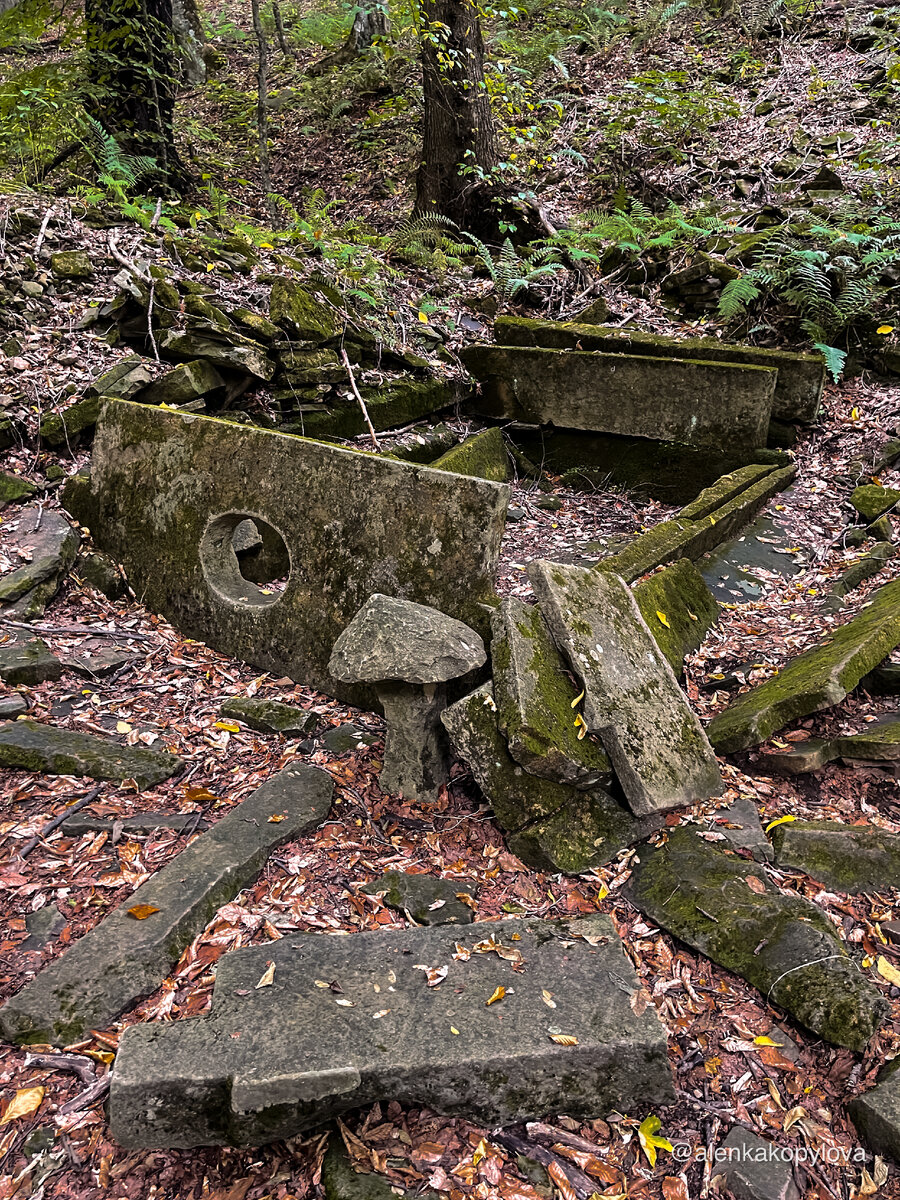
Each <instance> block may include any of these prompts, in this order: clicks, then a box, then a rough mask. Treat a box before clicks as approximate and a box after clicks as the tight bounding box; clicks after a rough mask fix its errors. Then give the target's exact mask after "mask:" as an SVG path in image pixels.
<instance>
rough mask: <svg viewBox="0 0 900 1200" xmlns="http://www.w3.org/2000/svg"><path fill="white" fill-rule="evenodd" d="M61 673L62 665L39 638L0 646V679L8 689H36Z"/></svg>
mask: <svg viewBox="0 0 900 1200" xmlns="http://www.w3.org/2000/svg"><path fill="white" fill-rule="evenodd" d="M62 671H63V669H62V663H61V662H60V661H59V659H58V658H57V657H56V655H55V654H53V653H52V652H51V650H50V647H49V646H48V645H47V643H46V642H43V641H41V639H40V638H33V639H31V640H29V641H25V640H24V638H23V639H22V640H21V641H12V642H4V643H3V644H2V645H0V679H2V680H3V682H4V683H6V684H9V686H10V687H23V686H24V687H37V685H38V684H40V683H45V682H46V681H47V680H48V679H59V677H60V676H61V675H62ZM22 711H24V709H23V710H22ZM4 715H5V716H9V715H11V714H8V713H6V714H4ZM14 715H16V716H18V713H16V714H14Z"/></svg>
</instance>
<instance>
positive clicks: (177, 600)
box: [66, 402, 509, 708]
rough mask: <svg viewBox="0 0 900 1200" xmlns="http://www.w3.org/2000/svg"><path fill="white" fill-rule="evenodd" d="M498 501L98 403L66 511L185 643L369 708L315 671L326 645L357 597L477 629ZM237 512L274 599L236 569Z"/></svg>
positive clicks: (242, 434)
mask: <svg viewBox="0 0 900 1200" xmlns="http://www.w3.org/2000/svg"><path fill="white" fill-rule="evenodd" d="M297 479H303V480H304V487H302V488H299V487H297V486H295V481H296V480H297ZM508 498H509V491H508V488H506V487H505V486H503V485H501V484H496V483H489V482H487V481H486V480H481V479H470V478H468V477H466V476H462V475H450V474H448V473H446V472H443V471H433V470H431V469H429V468H427V467H419V466H413V465H412V464H407V463H399V462H392V461H390V460H387V459H383V458H379V457H377V456H375V455H371V454H363V453H358V452H355V451H352V450H344V449H341V448H338V447H335V446H327V445H322V444H320V443H317V442H311V441H308V440H305V439H301V438H295V437H286V436H284V435H282V434H278V433H274V432H272V431H270V430H264V429H259V428H255V427H252V426H241V425H233V424H228V423H226V422H223V421H218V420H215V419H213V418H209V417H198V416H193V415H192V414H191V415H188V414H181V413H177V412H173V411H171V410H169V409H160V408H154V407H149V406H147V405H143V404H132V403H127V402H110V403H109V404H108V405H107V406H106V409H105V410H104V414H103V417H102V418H101V423H100V426H99V429H98V434H97V439H96V442H95V446H94V456H93V465H92V470H91V482H90V491H89V492H88V494H87V495H84V494H82V495H81V496H80V497H79V498H78V503H77V507H78V508H79V510H80V512H82V513H85V514H86V515H87V516H89V517H90V519H91V522H90V523H91V531H92V533H93V534H94V539H95V541H96V542H98V543H99V545H100V546H101V548H102V549H104V550H105V551H107V552H108V553H109V554H111V555H112V556H113V557H114V558H115V559H116V560H117V561H118V562H121V563H122V564H123V565H124V566H125V569H126V572H127V576H128V579H129V582H130V584H131V586H132V588H133V589H134V591H135V593H136V594H138V595H140V596H142V597H143V600H144V603H145V604H146V605H147V607H148V608H149V609H151V610H152V611H154V612H160V613H162V614H163V615H165V616H166V617H167V619H169V620H171V621H172V623H173V624H174V625H175V626H176V627H177V628H178V629H179V630H180V631H181V632H182V633H184V634H185V635H186V636H188V637H196V638H198V639H201V640H203V641H205V642H207V643H208V644H209V645H211V646H213V647H214V648H217V649H219V650H222V651H223V652H225V653H227V654H231V655H232V656H234V657H235V658H240V659H243V660H244V661H245V662H250V663H253V664H255V665H257V666H259V667H261V668H263V669H264V670H267V671H271V672H272V673H274V674H275V675H279V676H280V675H288V676H289V677H291V678H293V679H296V680H298V681H299V682H302V683H304V684H306V685H308V686H310V687H314V688H317V689H319V690H323V691H326V692H329V693H331V694H338V695H340V697H341V698H342V699H347V700H350V701H352V702H354V703H358V704H360V705H361V706H366V707H369V708H371V707H374V705H375V696H374V692H373V691H372V689H371V688H369V687H364V686H355V685H345V684H340V683H338V681H337V680H335V679H334V678H333V677H332V676H331V675H330V674H329V672H328V669H327V667H328V658H329V655H330V652H331V648H332V647H333V645H334V643H335V641H336V640H337V638H338V636H339V634H340V633H341V632H342V631H343V629H344V628H345V627H346V626H347V625H348V624H349V623H350V621H351V620H352V618H353V617H354V615H355V614H356V613H357V612H358V611H359V609H360V607H361V606H362V605H363V604H364V603H365V601H366V600H368V598H369V597H370V596H371V595H372V594H373V593H384V594H388V595H393V596H398V597H403V598H404V599H407V600H410V601H414V602H418V603H421V604H425V605H430V606H432V607H433V608H436V609H438V610H439V611H441V612H445V613H448V614H450V615H451V616H454V617H457V618H459V619H460V620H463V621H466V622H467V623H469V624H471V625H473V626H474V627H475V628H476V630H479V631H483V630H485V628H486V626H487V614H486V613H485V611H484V608H483V607H482V605H483V603H484V602H487V601H489V600H490V599H491V597H492V595H493V589H492V585H493V577H494V571H495V567H496V563H497V558H498V554H499V547H500V539H501V537H502V534H503V528H504V517H505V511H506V505H507V502H508ZM66 501H67V503H68V502H69V494H68V491H67V495H66ZM73 502H74V499H73ZM92 509H93V512H92V511H91V510H92ZM248 509H249V511H248ZM248 517H253V518H254V519H255V520H256V523H257V525H258V526H261V527H264V529H263V532H264V534H265V532H266V530H268V533H267V534H266V536H267V537H270V538H271V540H272V544H273V547H275V548H277V547H280V548H281V550H280V557H278V556H277V555H276V554H275V553H274V550H273V557H272V561H273V570H274V569H276V568H277V570H278V571H280V572H281V573H282V575H285V574H286V575H287V582H286V585H285V586H284V589H283V590H282V591H277V592H271V593H269V594H266V592H265V589H262V590H261V589H260V587H258V586H257V585H256V583H253V582H250V581H249V580H248V579H246V578H245V577H244V576H243V575H242V574H241V569H240V567H239V564H238V560H237V556H236V555H235V552H234V548H233V546H232V544H231V537H232V535H233V533H234V530H235V529H236V528H237V527H238V525H240V524H241V522H242V521H244V520H246V519H247V518H248ZM264 540H265V539H264ZM279 577H280V576H279V575H278V574H273V575H270V576H269V578H270V579H272V578H275V579H277V578H279ZM479 627H480V629H479Z"/></svg>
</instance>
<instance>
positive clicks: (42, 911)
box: [18, 904, 67, 951]
mask: <svg viewBox="0 0 900 1200" xmlns="http://www.w3.org/2000/svg"><path fill="white" fill-rule="evenodd" d="M66 924H67V922H66V918H65V917H64V916H63V915H62V913H61V912H60V911H59V909H58V908H57V907H56V905H55V904H48V905H47V906H46V907H45V908H39V909H38V910H37V912H31V913H29V914H28V916H27V917H26V918H25V928H26V929H27V930H28V937H27V938H26V939H25V941H24V942H19V945H18V949H19V950H26V951H31V950H43V948H44V947H45V946H46V945H47V944H48V943H49V942H52V941H55V940H56V938H57V937H58V936H59V934H60V933H61V932H62V930H63V929H65V927H66Z"/></svg>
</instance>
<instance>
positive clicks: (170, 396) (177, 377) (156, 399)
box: [131, 358, 225, 408]
mask: <svg viewBox="0 0 900 1200" xmlns="http://www.w3.org/2000/svg"><path fill="white" fill-rule="evenodd" d="M224 392H225V380H224V379H223V378H222V376H221V375H220V374H219V372H218V371H217V370H216V368H215V367H214V366H213V365H212V363H209V362H205V361H204V360H203V359H200V358H198V359H195V360H194V361H193V362H186V363H181V365H180V366H177V367H174V368H173V369H172V370H171V371H167V372H166V374H165V375H160V377H159V378H158V379H154V380H153V382H152V383H148V384H146V385H145V386H144V387H142V388H140V389H138V390H137V391H135V393H134V395H133V396H132V397H131V399H133V400H135V401H137V402H138V403H140V404H168V405H171V406H172V407H173V408H179V407H183V406H184V405H185V404H190V403H191V402H192V401H194V400H197V399H199V398H201V397H204V396H209V395H212V394H214V393H221V394H224Z"/></svg>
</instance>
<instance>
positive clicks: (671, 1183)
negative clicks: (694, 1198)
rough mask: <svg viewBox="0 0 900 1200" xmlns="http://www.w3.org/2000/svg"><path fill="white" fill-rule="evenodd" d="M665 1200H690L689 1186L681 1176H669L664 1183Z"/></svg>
mask: <svg viewBox="0 0 900 1200" xmlns="http://www.w3.org/2000/svg"><path fill="white" fill-rule="evenodd" d="M662 1194H663V1200H690V1194H689V1192H688V1189H687V1184H686V1183H685V1182H684V1180H683V1179H682V1178H681V1176H680V1175H667V1176H666V1177H665V1179H664V1180H663V1181H662Z"/></svg>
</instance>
